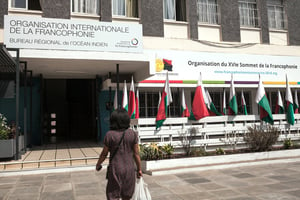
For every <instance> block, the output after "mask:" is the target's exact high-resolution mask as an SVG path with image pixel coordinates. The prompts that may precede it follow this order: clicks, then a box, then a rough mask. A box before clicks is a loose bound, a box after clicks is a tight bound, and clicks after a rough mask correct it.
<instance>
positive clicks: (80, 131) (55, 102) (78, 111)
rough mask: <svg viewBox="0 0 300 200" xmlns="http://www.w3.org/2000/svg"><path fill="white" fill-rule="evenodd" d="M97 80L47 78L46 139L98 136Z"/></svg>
mask: <svg viewBox="0 0 300 200" xmlns="http://www.w3.org/2000/svg"><path fill="white" fill-rule="evenodd" d="M95 91H96V90H95V80H91V79H46V80H44V103H43V112H44V119H43V122H44V127H43V129H44V136H46V138H44V140H46V141H45V142H50V143H56V142H57V141H58V140H59V141H73V140H95V141H96V139H97V125H96V101H95V100H96V97H95Z"/></svg>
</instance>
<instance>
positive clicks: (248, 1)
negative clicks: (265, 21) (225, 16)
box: [238, 0, 260, 28]
mask: <svg viewBox="0 0 300 200" xmlns="http://www.w3.org/2000/svg"><path fill="white" fill-rule="evenodd" d="M238 3H239V15H240V26H241V27H252V28H258V27H259V26H260V19H259V10H258V8H257V1H256V0H239V1H238ZM241 4H244V5H246V9H245V11H246V16H242V15H241V14H242V13H243V12H241V9H242V8H241ZM250 5H254V8H252V6H250ZM250 13H254V15H253V16H251V15H250ZM242 17H243V18H244V19H246V21H247V23H243V22H244V21H245V20H242ZM251 21H253V22H254V25H252V24H251Z"/></svg>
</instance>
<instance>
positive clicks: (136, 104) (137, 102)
mask: <svg viewBox="0 0 300 200" xmlns="http://www.w3.org/2000/svg"><path fill="white" fill-rule="evenodd" d="M139 103H140V97H139V89H137V90H136V96H135V118H136V119H138V118H140V105H139Z"/></svg>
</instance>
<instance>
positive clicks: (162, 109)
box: [155, 72, 172, 129]
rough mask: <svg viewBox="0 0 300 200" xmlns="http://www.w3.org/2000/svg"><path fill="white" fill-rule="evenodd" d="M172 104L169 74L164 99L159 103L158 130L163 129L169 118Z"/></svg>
mask: <svg viewBox="0 0 300 200" xmlns="http://www.w3.org/2000/svg"><path fill="white" fill-rule="evenodd" d="M171 103H172V94H171V89H170V86H169V77H168V72H167V77H166V82H165V87H164V90H163V93H162V97H161V100H160V103H159V107H158V111H157V115H156V120H155V121H156V129H157V128H159V127H161V126H162V124H163V123H164V121H165V120H166V118H167V111H168V106H169V105H170V104H171Z"/></svg>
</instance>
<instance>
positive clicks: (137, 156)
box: [133, 144, 143, 178]
mask: <svg viewBox="0 0 300 200" xmlns="http://www.w3.org/2000/svg"><path fill="white" fill-rule="evenodd" d="M133 157H134V160H135V164H136V167H137V177H138V178H140V177H141V176H143V173H142V169H141V158H140V153H139V144H135V145H134V147H133Z"/></svg>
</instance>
